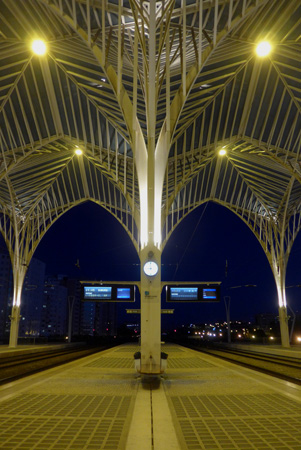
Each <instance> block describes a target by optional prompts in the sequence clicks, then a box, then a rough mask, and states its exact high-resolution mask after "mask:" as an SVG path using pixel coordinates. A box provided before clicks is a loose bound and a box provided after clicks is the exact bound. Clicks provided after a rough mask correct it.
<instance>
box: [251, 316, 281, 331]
mask: <svg viewBox="0 0 301 450" xmlns="http://www.w3.org/2000/svg"><path fill="white" fill-rule="evenodd" d="M276 322H277V314H273V313H263V314H256V315H255V323H256V325H257V326H258V328H260V329H261V330H263V331H269V330H270V328H272V327H273V326H274V325H275V323H276Z"/></svg>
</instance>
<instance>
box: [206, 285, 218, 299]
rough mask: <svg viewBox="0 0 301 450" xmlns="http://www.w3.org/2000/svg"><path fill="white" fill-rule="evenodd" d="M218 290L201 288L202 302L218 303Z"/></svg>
mask: <svg viewBox="0 0 301 450" xmlns="http://www.w3.org/2000/svg"><path fill="white" fill-rule="evenodd" d="M218 297H219V292H218V288H203V300H204V301H206V300H207V301H211V302H212V301H215V302H216V301H219V298H218Z"/></svg>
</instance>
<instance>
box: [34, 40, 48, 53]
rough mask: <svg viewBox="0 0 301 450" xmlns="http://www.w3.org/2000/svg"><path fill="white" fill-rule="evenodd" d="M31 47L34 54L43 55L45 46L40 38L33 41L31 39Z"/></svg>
mask: <svg viewBox="0 0 301 450" xmlns="http://www.w3.org/2000/svg"><path fill="white" fill-rule="evenodd" d="M31 49H32V51H33V52H34V53H35V54H36V55H39V56H42V55H45V53H46V49H47V48H46V44H45V42H44V41H42V40H41V39H36V40H35V41H33V43H32V45H31Z"/></svg>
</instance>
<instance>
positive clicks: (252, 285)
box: [224, 284, 257, 344]
mask: <svg viewBox="0 0 301 450" xmlns="http://www.w3.org/2000/svg"><path fill="white" fill-rule="evenodd" d="M243 287H257V286H256V284H243V285H242V286H231V287H228V288H227V289H237V288H243ZM230 301H231V297H230V296H229V295H226V296H225V297H224V302H225V308H226V318H227V335H228V344H231V324H230Z"/></svg>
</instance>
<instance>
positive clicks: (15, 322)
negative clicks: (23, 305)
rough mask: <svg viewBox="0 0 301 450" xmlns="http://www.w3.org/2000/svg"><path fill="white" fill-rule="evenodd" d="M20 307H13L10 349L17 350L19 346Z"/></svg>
mask: <svg viewBox="0 0 301 450" xmlns="http://www.w3.org/2000/svg"><path fill="white" fill-rule="evenodd" d="M20 319H21V315H20V306H17V305H14V306H13V307H12V313H11V316H10V320H11V322H10V334H9V347H12V348H15V347H17V344H18V334H19V323H20Z"/></svg>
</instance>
